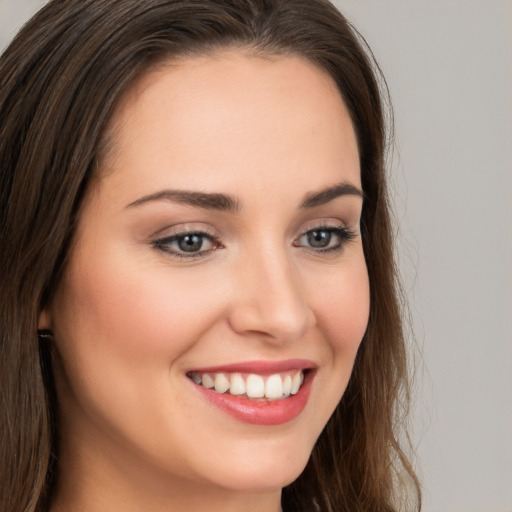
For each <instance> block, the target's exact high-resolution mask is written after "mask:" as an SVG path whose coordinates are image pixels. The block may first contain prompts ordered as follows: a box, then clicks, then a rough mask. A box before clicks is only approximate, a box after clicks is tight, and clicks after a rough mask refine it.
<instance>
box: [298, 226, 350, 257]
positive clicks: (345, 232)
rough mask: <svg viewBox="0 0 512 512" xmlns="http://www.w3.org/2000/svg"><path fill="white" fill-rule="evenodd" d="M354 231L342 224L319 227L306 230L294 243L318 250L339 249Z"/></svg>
mask: <svg viewBox="0 0 512 512" xmlns="http://www.w3.org/2000/svg"><path fill="white" fill-rule="evenodd" d="M355 236H356V235H355V233H354V232H353V231H351V230H349V229H348V228H346V227H344V226H337V227H319V228H314V229H310V230H308V231H306V232H305V233H303V234H302V235H301V236H300V237H299V238H298V239H297V241H296V242H295V243H294V245H295V246H297V247H307V248H309V249H312V250H315V251H318V252H330V251H336V250H341V249H342V248H343V246H344V245H345V243H346V242H348V241H350V240H352V239H353V238H355Z"/></svg>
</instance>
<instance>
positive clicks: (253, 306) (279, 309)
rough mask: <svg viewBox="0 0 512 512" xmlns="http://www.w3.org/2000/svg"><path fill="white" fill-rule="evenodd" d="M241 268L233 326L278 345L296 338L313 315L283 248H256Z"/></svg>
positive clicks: (296, 273)
mask: <svg viewBox="0 0 512 512" xmlns="http://www.w3.org/2000/svg"><path fill="white" fill-rule="evenodd" d="M242 266H243V270H242V274H243V276H242V279H241V283H242V287H243V290H242V299H241V301H240V302H239V304H237V305H235V308H234V311H233V313H234V314H233V319H234V323H233V327H234V328H235V329H236V330H238V331H253V332H259V333H264V334H265V335H267V337H270V338H272V339H274V340H276V341H279V342H290V341H294V340H295V339H298V338H300V337H301V336H302V335H303V334H304V332H305V331H306V330H307V329H308V327H309V326H311V325H312V323H313V322H314V315H313V312H312V310H311V309H310V307H309V304H308V301H307V297H306V294H305V293H304V289H303V286H302V283H301V279H300V275H299V273H298V272H297V270H296V268H295V266H294V265H293V261H292V260H291V257H290V255H289V254H287V252H286V250H285V248H282V249H281V250H276V247H275V246H274V247H271V248H265V247H260V250H258V251H255V252H253V253H252V255H251V257H249V258H246V259H245V261H244V264H243V265H242Z"/></svg>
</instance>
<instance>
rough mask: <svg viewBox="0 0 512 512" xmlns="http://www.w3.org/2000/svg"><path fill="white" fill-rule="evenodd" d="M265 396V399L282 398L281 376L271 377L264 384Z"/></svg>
mask: <svg viewBox="0 0 512 512" xmlns="http://www.w3.org/2000/svg"><path fill="white" fill-rule="evenodd" d="M265 396H266V397H267V398H281V397H282V396H283V381H282V379H281V375H279V374H277V373H276V374H274V375H271V376H270V377H269V378H268V379H267V382H266V383H265Z"/></svg>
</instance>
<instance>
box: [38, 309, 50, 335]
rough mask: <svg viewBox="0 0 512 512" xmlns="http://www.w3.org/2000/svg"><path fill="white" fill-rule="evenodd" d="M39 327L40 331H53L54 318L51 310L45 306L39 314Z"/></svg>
mask: <svg viewBox="0 0 512 512" xmlns="http://www.w3.org/2000/svg"><path fill="white" fill-rule="evenodd" d="M37 329H38V330H40V331H51V330H52V318H51V314H50V310H49V309H48V308H45V309H43V310H42V311H41V313H40V314H39V321H38V323H37Z"/></svg>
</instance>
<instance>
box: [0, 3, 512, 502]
mask: <svg viewBox="0 0 512 512" xmlns="http://www.w3.org/2000/svg"><path fill="white" fill-rule="evenodd" d="M42 4H43V2H42V1H41V0H0V47H4V46H5V45H6V44H7V43H8V42H9V40H10V39H11V38H12V36H13V35H14V33H15V31H16V30H17V28H18V27H19V26H20V25H21V24H22V23H23V22H24V21H25V20H26V19H27V18H28V17H29V16H30V15H31V13H32V12H34V11H35V10H36V9H37V8H38V6H40V5H42ZM336 4H337V5H338V7H340V9H341V10H342V11H343V12H344V13H345V14H346V15H347V17H348V18H349V19H350V20H352V21H353V22H354V24H355V25H356V26H357V27H358V28H359V30H360V31H361V32H362V33H363V34H364V36H365V37H366V39H367V40H368V42H369V43H370V45H371V47H372V48H373V50H374V52H375V55H376V57H377V59H378V61H379V62H380V64H381V66H382V68H383V70H384V73H385V75H386V78H387V80H388V85H389V87H390V90H391V95H392V98H393V103H394V109H395V117H396V119H395V120H396V145H395V152H394V160H393V169H392V170H393V179H392V186H393V190H394V201H395V204H396V215H397V219H398V223H399V225H400V233H399V255H400V266H401V269H402V272H403V278H404V284H405V289H406V291H407V293H408V295H409V298H410V302H411V311H412V318H413V321H414V330H415V335H416V343H415V344H416V346H417V347H419V350H418V353H419V354H421V355H420V356H419V357H418V358H417V359H418V361H417V386H416V396H417V399H416V406H415V409H414V415H413V423H414V427H415V431H414V432H415V433H414V442H415V444H416V446H417V450H418V454H419V459H420V461H421V471H420V473H421V475H422V480H423V482H424V487H425V509H424V510H425V512H512V206H511V204H512V1H511V0H429V1H421V0H409V1H405V0H337V1H336Z"/></svg>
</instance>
